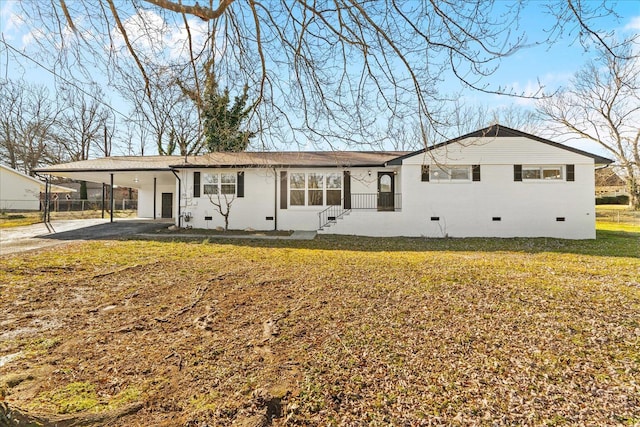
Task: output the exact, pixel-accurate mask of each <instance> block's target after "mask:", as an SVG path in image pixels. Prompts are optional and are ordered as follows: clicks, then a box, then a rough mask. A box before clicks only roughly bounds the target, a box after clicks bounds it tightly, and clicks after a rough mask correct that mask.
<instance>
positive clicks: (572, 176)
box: [567, 165, 576, 181]
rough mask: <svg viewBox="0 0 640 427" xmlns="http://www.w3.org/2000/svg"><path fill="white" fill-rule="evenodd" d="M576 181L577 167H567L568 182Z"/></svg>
mask: <svg viewBox="0 0 640 427" xmlns="http://www.w3.org/2000/svg"><path fill="white" fill-rule="evenodd" d="M575 180H576V166H575V165H567V181H575Z"/></svg>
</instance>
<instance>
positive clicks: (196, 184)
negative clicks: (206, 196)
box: [193, 172, 200, 197]
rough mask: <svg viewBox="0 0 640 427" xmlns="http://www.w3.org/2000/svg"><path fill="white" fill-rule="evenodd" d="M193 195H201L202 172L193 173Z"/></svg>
mask: <svg viewBox="0 0 640 427" xmlns="http://www.w3.org/2000/svg"><path fill="white" fill-rule="evenodd" d="M193 197H200V172H194V173H193Z"/></svg>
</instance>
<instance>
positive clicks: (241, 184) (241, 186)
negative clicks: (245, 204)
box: [236, 171, 244, 197]
mask: <svg viewBox="0 0 640 427" xmlns="http://www.w3.org/2000/svg"><path fill="white" fill-rule="evenodd" d="M236 182H237V183H238V189H237V191H238V194H237V196H238V197H244V172H243V171H240V172H238V178H237V181H236Z"/></svg>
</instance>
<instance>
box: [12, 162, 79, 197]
mask: <svg viewBox="0 0 640 427" xmlns="http://www.w3.org/2000/svg"><path fill="white" fill-rule="evenodd" d="M0 171H5V172H8V173H12V174H14V175H17V176H19V177H20V178H22V179H24V180H25V181H27V182H31V183H32V184H35V185H39V186H40V190H42V191H44V186H45V183H44V182H43V181H40V180H39V179H37V178H34V177H32V176H29V175H27V174H25V173H22V172H20V171H17V170H15V169H13V168H10V167H9V166H5V165H3V164H0ZM51 191H52V192H54V193H75V192H76V190H74V189H73V188H68V187H63V186H61V185H56V184H51Z"/></svg>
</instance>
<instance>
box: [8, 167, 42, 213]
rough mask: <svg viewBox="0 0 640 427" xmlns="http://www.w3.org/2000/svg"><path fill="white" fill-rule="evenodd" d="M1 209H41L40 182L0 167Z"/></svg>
mask: <svg viewBox="0 0 640 427" xmlns="http://www.w3.org/2000/svg"><path fill="white" fill-rule="evenodd" d="M0 175H1V176H0V209H1V210H7V211H29V210H34V211H37V210H39V209H40V201H39V197H40V184H39V183H38V182H35V181H34V180H32V179H30V178H28V177H24V176H22V175H20V174H18V173H14V172H13V171H11V170H8V169H5V168H4V167H3V168H0Z"/></svg>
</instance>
